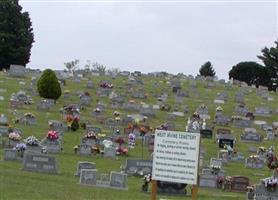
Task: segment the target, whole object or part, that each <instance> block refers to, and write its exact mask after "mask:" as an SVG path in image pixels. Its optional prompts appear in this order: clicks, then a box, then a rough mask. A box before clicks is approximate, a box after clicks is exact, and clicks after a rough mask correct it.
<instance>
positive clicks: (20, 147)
mask: <svg viewBox="0 0 278 200" xmlns="http://www.w3.org/2000/svg"><path fill="white" fill-rule="evenodd" d="M14 149H15V150H17V151H19V152H20V151H21V152H22V151H25V149H26V144H24V143H18V144H17V145H16V146H15V147H14Z"/></svg>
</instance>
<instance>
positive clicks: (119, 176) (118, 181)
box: [110, 172, 127, 190]
mask: <svg viewBox="0 0 278 200" xmlns="http://www.w3.org/2000/svg"><path fill="white" fill-rule="evenodd" d="M110 188H113V189H120V190H127V174H123V173H119V172H111V174H110Z"/></svg>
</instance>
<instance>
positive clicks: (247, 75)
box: [229, 61, 269, 86]
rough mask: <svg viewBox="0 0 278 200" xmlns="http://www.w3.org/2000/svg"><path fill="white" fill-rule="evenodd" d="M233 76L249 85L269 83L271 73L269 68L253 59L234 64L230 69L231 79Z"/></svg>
mask: <svg viewBox="0 0 278 200" xmlns="http://www.w3.org/2000/svg"><path fill="white" fill-rule="evenodd" d="M231 78H233V79H235V80H239V81H243V82H245V83H247V84H248V85H252V84H255V85H256V86H259V85H263V86H268V85H269V73H268V70H267V68H265V67H264V66H262V65H260V64H258V63H256V62H253V61H248V62H240V63H238V64H237V65H235V66H233V67H232V69H231V70H230V71H229V79H231Z"/></svg>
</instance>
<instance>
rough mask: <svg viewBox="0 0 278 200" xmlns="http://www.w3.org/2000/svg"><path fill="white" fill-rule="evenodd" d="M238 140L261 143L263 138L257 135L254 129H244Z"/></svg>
mask: <svg viewBox="0 0 278 200" xmlns="http://www.w3.org/2000/svg"><path fill="white" fill-rule="evenodd" d="M240 139H241V140H242V141H250V142H261V141H262V140H263V136H262V135H260V134H259V133H257V132H256V129H253V128H246V129H244V133H243V134H241V136H240Z"/></svg>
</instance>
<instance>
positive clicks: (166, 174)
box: [152, 130, 200, 200]
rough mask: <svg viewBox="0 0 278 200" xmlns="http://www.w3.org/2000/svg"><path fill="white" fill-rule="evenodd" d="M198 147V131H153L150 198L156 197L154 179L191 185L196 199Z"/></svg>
mask: <svg viewBox="0 0 278 200" xmlns="http://www.w3.org/2000/svg"><path fill="white" fill-rule="evenodd" d="M199 148H200V133H188V132H178V131H167V130H156V131H155V140H154V153H153V169H152V180H153V181H155V184H154V185H153V186H152V200H155V197H156V190H157V185H156V181H166V182H173V183H183V184H190V185H193V189H192V199H193V200H196V199H197V192H198V170H199ZM153 183H154V182H153ZM154 193H155V194H154Z"/></svg>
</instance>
